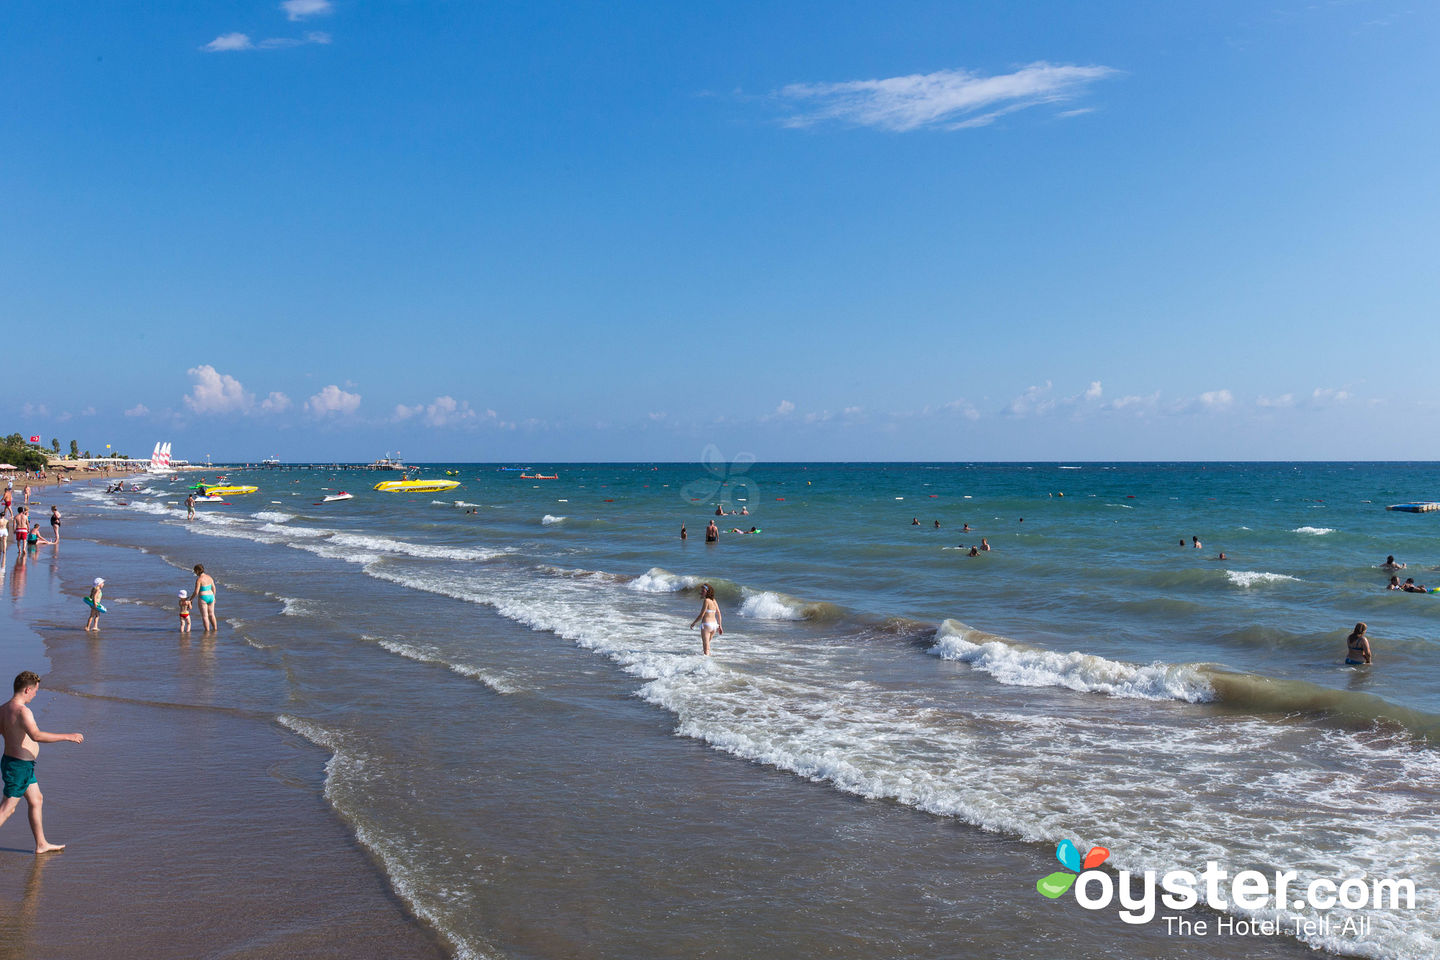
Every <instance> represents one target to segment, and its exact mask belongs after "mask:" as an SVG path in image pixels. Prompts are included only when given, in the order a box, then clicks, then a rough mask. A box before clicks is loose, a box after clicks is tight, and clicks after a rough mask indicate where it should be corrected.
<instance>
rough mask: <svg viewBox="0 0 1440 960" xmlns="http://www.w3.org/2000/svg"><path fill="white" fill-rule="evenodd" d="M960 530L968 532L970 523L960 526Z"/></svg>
mask: <svg viewBox="0 0 1440 960" xmlns="http://www.w3.org/2000/svg"><path fill="white" fill-rule="evenodd" d="M960 532H961V533H969V532H970V524H968V523H967V524H965V525H964V526H963V527H961V528H960Z"/></svg>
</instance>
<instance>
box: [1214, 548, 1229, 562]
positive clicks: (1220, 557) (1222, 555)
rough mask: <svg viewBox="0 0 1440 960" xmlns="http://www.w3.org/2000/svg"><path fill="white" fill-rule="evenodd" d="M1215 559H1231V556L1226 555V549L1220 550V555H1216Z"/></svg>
mask: <svg viewBox="0 0 1440 960" xmlns="http://www.w3.org/2000/svg"><path fill="white" fill-rule="evenodd" d="M1215 559H1216V560H1229V559H1230V558H1229V557H1227V556H1225V551H1224V550H1221V551H1220V556H1218V557H1216V558H1215Z"/></svg>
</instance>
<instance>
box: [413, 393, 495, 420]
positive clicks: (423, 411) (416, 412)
mask: <svg viewBox="0 0 1440 960" xmlns="http://www.w3.org/2000/svg"><path fill="white" fill-rule="evenodd" d="M496 416H497V415H496V413H495V411H494V410H486V411H485V413H484V414H483V415H482V414H480V413H479V412H478V411H476V410H473V409H472V408H471V407H470V403H469V401H466V400H456V399H455V398H454V397H451V396H448V395H447V396H443V397H436V398H435V399H434V401H432V402H430V403H417V404H415V405H414V406H408V407H407V406H406V405H405V404H403V403H397V404H396V405H395V413H394V415H393V416H392V418H391V419H393V420H396V421H400V420H409V419H410V418H411V417H424V419H425V423H426V425H427V426H431V427H448V426H452V425H455V424H459V423H464V422H466V421H469V420H477V419H485V420H494V419H496Z"/></svg>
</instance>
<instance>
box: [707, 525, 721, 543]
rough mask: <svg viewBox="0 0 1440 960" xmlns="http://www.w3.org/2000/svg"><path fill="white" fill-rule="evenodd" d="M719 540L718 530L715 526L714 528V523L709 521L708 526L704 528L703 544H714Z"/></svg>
mask: <svg viewBox="0 0 1440 960" xmlns="http://www.w3.org/2000/svg"><path fill="white" fill-rule="evenodd" d="M719 539H720V528H719V527H717V526H715V521H714V520H711V521H710V525H709V526H707V527H706V528H705V542H706V543H715V542H716V541H718V540H719Z"/></svg>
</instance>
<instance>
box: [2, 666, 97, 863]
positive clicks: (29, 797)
mask: <svg viewBox="0 0 1440 960" xmlns="http://www.w3.org/2000/svg"><path fill="white" fill-rule="evenodd" d="M39 692H40V677H39V675H38V674H35V673H33V672H31V671H29V670H26V671H25V672H24V673H22V674H20V675H19V676H18V677H16V678H15V696H14V697H13V698H12V699H11V700H10V702H9V703H7V704H5V706H4V707H0V732H3V733H4V735H5V755H4V757H0V779H3V780H4V783H5V791H4V792H5V799H4V800H0V824H3V823H4V822H5V821H6V820H9V819H10V814H12V813H14V812H15V811H16V810H17V809H18V808H19V806H20V798H21V797H24V798H25V802H26V803H27V804H28V805H29V807H30V832H31V833H33V834H34V835H35V854H36V855H37V856H38V855H40V854H42V853H51V852H53V851H56V850H64V849H65V844H63V843H51V842H50V841H49V840H46V839H45V826H44V824H43V823H42V822H41V819H40V807H41V804H42V803H43V802H44V800H45V798H44V796H42V795H41V793H40V783H39V781H37V780H36V779H35V760H36V758H37V757H39V755H40V744H42V743H64V742H67V741H68V742H70V743H84V742H85V737H84V736H83V735H82V734H79V733H46V732H44V731H43V730H41V729H40V727H39V726H38V725H36V723H35V714H33V713H31V712H30V701H31V700H34V699H35V695H36V694H38V693H39Z"/></svg>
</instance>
